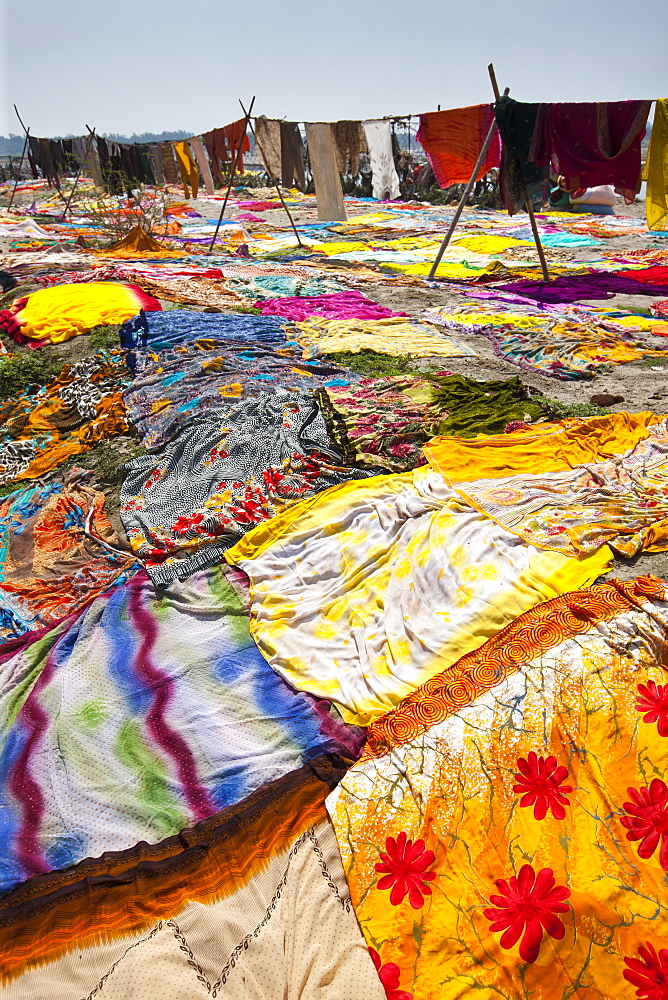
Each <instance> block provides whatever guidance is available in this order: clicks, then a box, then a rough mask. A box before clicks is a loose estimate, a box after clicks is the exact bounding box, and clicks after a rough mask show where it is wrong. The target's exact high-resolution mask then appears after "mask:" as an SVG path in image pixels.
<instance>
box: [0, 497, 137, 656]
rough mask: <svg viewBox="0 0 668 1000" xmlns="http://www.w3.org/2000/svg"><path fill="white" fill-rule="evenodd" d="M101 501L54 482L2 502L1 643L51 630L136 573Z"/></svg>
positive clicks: (0, 519)
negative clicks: (24, 635) (51, 626)
mask: <svg viewBox="0 0 668 1000" xmlns="http://www.w3.org/2000/svg"><path fill="white" fill-rule="evenodd" d="M104 501H105V498H104V494H103V493H99V492H97V491H96V490H93V489H91V488H90V487H89V486H84V485H82V484H81V483H69V484H66V483H64V482H62V481H60V480H52V481H51V482H49V483H46V484H42V485H38V486H29V487H28V488H27V489H24V490H19V491H18V492H16V493H11V494H10V495H9V496H7V497H3V498H2V500H0V638H2V639H10V638H15V637H17V636H19V635H22V634H23V633H24V632H28V631H32V630H35V629H40V628H43V627H44V626H45V625H53V624H55V623H56V622H57V621H59V620H60V619H61V618H64V617H65V616H66V615H69V614H72V612H74V611H80V610H81V609H82V608H84V607H85V606H86V605H87V604H89V603H90V601H92V600H93V598H94V597H97V596H98V594H101V593H102V592H103V591H105V590H107V589H108V588H109V587H111V586H117V585H118V584H120V583H123V582H125V580H126V579H127V578H128V577H129V576H131V575H132V574H133V573H134V572H136V570H137V569H139V567H138V565H137V564H136V563H135V560H134V557H133V556H132V554H131V553H129V552H127V553H124V552H123V550H122V549H121V548H120V545H121V543H120V541H119V539H118V537H117V535H116V532H115V531H114V529H113V528H112V526H111V523H110V521H109V519H108V517H107V515H106V513H105V510H104ZM98 539H99V540H98Z"/></svg>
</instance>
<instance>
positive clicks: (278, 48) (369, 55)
mask: <svg viewBox="0 0 668 1000" xmlns="http://www.w3.org/2000/svg"><path fill="white" fill-rule="evenodd" d="M0 3H4V8H3V10H2V15H3V19H4V24H3V25H0V28H2V33H1V38H2V40H3V44H4V53H3V55H4V59H3V67H2V68H3V93H2V106H1V108H0V133H2V134H7V133H8V132H18V131H20V128H19V126H18V122H17V120H16V118H15V115H14V112H13V109H12V104H13V103H16V104H17V105H18V108H19V111H20V112H21V116H22V118H23V120H24V121H25V123H26V124H27V125H29V126H30V127H31V129H32V131H33V133H34V134H35V135H42V136H49V135H60V134H66V133H68V132H69V133H75V134H77V133H78V134H81V133H82V132H84V123H86V122H87V123H88V124H89V125H91V126H95V127H96V128H97V129H98V130H99V131H100V132H121V133H131V132H149V131H150V132H162V131H163V130H172V129H186V130H188V131H192V132H193V133H198V132H201V131H204V130H206V129H208V128H212V127H214V126H216V125H224V124H226V123H227V122H229V121H232V120H234V119H236V118H238V117H239V115H240V109H239V105H238V103H237V99H238V98H241V99H242V100H244V102H247V101H248V100H250V97H251V96H252V95H253V94H255V95H256V97H257V100H256V103H255V111H256V112H257V113H258V114H266V115H269V116H270V117H277V118H282V117H285V118H287V119H290V120H297V121H304V120H306V121H309V120H311V121H313V120H316V121H317V120H325V121H328V120H336V119H340V118H373V117H382V116H384V115H390V114H396V115H402V114H408V113H411V114H416V113H419V112H421V111H430V110H435V109H436V106H437V105H438V104H441V106H442V107H443V108H447V107H459V106H461V105H465V104H475V103H480V102H482V101H487V100H489V99H490V85H489V79H488V76H487V68H486V67H487V64H488V63H489V62H490V61H493V62H494V65H495V68H496V74H497V78H498V81H499V85H500V87H501V88H503V87H504V86H510V88H511V95H512V96H514V97H516V98H517V99H518V100H546V101H559V100H564V101H574V100H580V101H586V100H622V99H624V98H632V97H643V98H645V97H664V96H668V61H667V59H666V39H667V38H668V2H667V0H634V2H633V3H631V4H625V5H621V4H619V3H616V2H615V0H580V2H579V3H569V2H565V3H556V2H552V3H547V2H544V0H335V2H332V0H309V2H305V0H234V2H229V0H171V2H169V3H168V2H166V0H0Z"/></svg>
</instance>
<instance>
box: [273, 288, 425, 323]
mask: <svg viewBox="0 0 668 1000" xmlns="http://www.w3.org/2000/svg"><path fill="white" fill-rule="evenodd" d="M255 308H256V309H259V310H260V311H261V312H262V313H263V315H265V316H285V318H286V319H291V320H296V321H297V322H299V321H301V320H304V319H308V318H309V316H325V317H326V318H327V319H387V317H388V316H408V313H397V312H392V310H391V309H386V308H385V306H379V305H378V303H377V302H373V301H372V300H371V299H367V298H366V297H365V296H364V295H362V293H361V292H357V291H350V292H334V293H333V294H332V295H304V296H303V297H301V298H300V297H298V296H294V295H283V296H281V297H280V298H277V299H262V300H261V301H260V302H256V303H255Z"/></svg>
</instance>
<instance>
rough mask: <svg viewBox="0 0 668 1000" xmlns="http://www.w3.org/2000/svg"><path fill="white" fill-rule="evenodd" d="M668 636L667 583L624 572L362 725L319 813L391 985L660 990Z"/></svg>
mask: <svg viewBox="0 0 668 1000" xmlns="http://www.w3.org/2000/svg"><path fill="white" fill-rule="evenodd" d="M667 643H668V605H667V604H666V601H665V584H663V583H662V582H661V581H659V580H656V579H654V578H652V577H640V578H639V579H637V580H635V581H631V582H629V583H620V582H619V581H616V580H613V581H611V582H610V583H607V584H603V585H598V586H595V587H593V588H591V589H590V590H582V591H577V592H574V593H570V594H565V595H563V596H561V597H557V598H555V599H554V600H552V601H549V602H548V603H546V604H543V605H539V606H537V607H535V608H533V609H532V610H530V611H528V612H526V613H525V614H523V615H522V616H521V617H519V618H518V619H517V620H516V621H514V622H512V624H510V625H508V626H507V627H506V628H505V629H504V630H503V631H502V632H500V633H499V634H498V635H497V636H496V637H495V638H493V639H491V640H490V641H489V642H487V643H486V644H485V645H484V646H482V647H481V648H479V649H478V650H476V651H475V652H473V653H470V654H468V655H467V656H464V657H463V658H462V659H461V660H459V662H458V663H456V664H455V665H454V666H453V667H451V668H450V669H449V670H446V671H444V672H442V673H441V674H438V675H437V676H434V677H432V678H431V680H430V681H428V682H427V683H426V684H424V685H423V686H422V687H421V688H420V689H418V690H417V691H415V692H413V693H412V694H411V695H410V696H409V697H407V698H406V699H405V700H404V701H403V702H402V703H401V704H399V705H398V706H397V707H396V708H395V709H394V710H393V711H391V712H389V713H388V714H387V715H386V716H384V717H383V718H381V719H379V720H377V722H375V723H374V724H373V725H372V726H371V727H370V729H369V734H368V740H367V745H366V750H365V753H364V756H363V758H362V760H361V761H360V762H359V763H358V764H357V765H355V766H354V767H353V768H352V769H351V770H350V771H349V772H348V774H347V775H346V776H345V778H344V779H343V782H342V784H341V785H340V786H339V788H338V789H337V790H336V791H335V792H334V793H333V795H332V796H331V797H330V799H329V800H328V808H329V810H330V814H331V816H332V819H333V822H334V826H335V829H336V832H337V836H338V840H339V847H340V849H341V854H342V857H343V863H344V870H345V871H346V875H347V878H348V884H349V886H350V891H351V896H352V900H353V906H354V907H355V912H356V914H357V918H358V920H359V922H360V926H361V927H362V931H363V933H364V936H365V938H366V940H367V943H368V944H369V946H370V947H371V948H372V949H373V951H374V952H375V953H376V955H377V956H378V957H377V959H376V964H377V966H380V969H381V976H382V969H383V968H385V969H392V970H393V983H394V985H395V986H396V988H397V992H396V993H395V994H390V995H394V996H395V997H401V998H402V1000H406V998H410V1000H440V998H442V997H444V996H448V997H452V998H453V1000H454V998H457V1000H474V998H477V997H480V996H481V995H484V996H489V997H492V996H495V997H497V996H498V997H508V998H511V997H512V998H513V1000H514V998H519V997H527V996H541V997H544V998H545V1000H567V998H569V997H572V996H574V995H577V994H582V995H583V996H585V995H586V996H587V997H588V998H592V1000H609V998H610V997H616V998H619V1000H636V998H638V997H644V998H657V1000H658V998H660V997H662V996H663V995H664V994H665V984H666V978H665V970H666V957H667V955H668V952H667V951H666V949H665V942H666V935H667V934H668V919H667V917H666V906H665V879H666V871H668V837H667V836H666V833H665V830H666V816H667V815H668V786H667V785H666V783H665V781H664V780H663V773H664V772H663V768H664V764H665V756H666V737H668V725H667V724H666V720H667V718H668V715H667V711H666V705H667V703H668V685H665V684H664V681H665V678H666V670H665V663H666V659H667V656H668V644H667Z"/></svg>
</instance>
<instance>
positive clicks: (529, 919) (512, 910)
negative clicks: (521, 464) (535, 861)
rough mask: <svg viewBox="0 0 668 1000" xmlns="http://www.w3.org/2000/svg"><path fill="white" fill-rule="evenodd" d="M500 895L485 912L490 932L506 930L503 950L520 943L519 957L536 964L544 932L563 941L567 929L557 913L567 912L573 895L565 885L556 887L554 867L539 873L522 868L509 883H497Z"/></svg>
mask: <svg viewBox="0 0 668 1000" xmlns="http://www.w3.org/2000/svg"><path fill="white" fill-rule="evenodd" d="M496 887H497V889H498V890H499V893H500V895H499V896H490V902H491V903H494V908H493V909H492V908H491V907H490V909H488V910H485V911H484V915H485V917H486V918H487V920H491V921H492V923H491V925H490V928H489V929H490V931H492V932H496V931H503V934H502V935H501V941H500V944H501V947H502V948H512V947H514V945H516V944H517V942H518V941H519V940H520V937H521V938H522V940H521V941H520V956H521V957H522V959H523V960H524V961H525V962H529V963H531V962H535V961H536V959H537V958H538V952H539V951H540V946H541V942H542V940H543V930H546V931H547V933H548V934H549V935H550V937H553V938H554V939H555V940H556V941H561V939H562V938H563V936H564V934H565V933H566V929H565V927H564V925H563V923H562V921H561V919H560V918H559V917H558V916H556V914H557V913H566V912H567V911H568V904H567V903H565V902H564V900H565V899H568V897H569V896H570V894H571V890H570V889H568V888H567V887H566V886H565V885H555V880H554V873H553V872H552V869H551V868H541V870H540V871H539V872H538V874H536V872H535V871H534V870H533V868H532V867H531V865H523V866H522V867H521V868H520V872H519V875H513V876H512V878H510V879H509V880H508V881H507V882H506V880H505V879H503V878H499V879H497V880H496Z"/></svg>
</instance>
